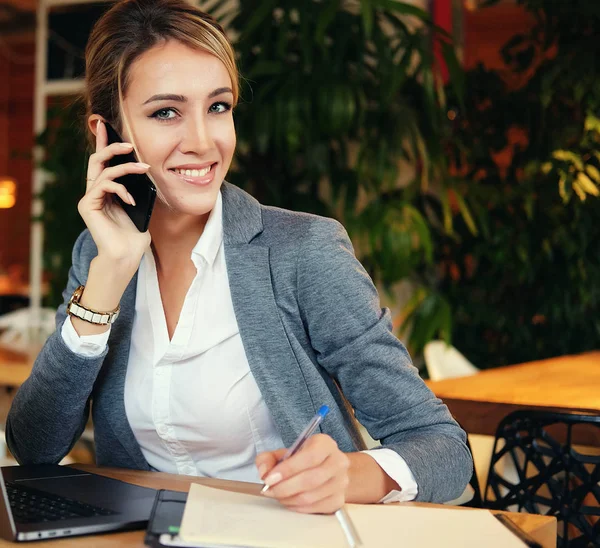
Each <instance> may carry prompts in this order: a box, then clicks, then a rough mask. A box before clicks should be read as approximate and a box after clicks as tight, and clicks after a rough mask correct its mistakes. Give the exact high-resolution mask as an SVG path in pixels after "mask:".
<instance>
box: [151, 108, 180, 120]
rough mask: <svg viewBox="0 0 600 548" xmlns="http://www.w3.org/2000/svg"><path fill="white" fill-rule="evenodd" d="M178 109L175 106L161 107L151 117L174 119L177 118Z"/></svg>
mask: <svg viewBox="0 0 600 548" xmlns="http://www.w3.org/2000/svg"><path fill="white" fill-rule="evenodd" d="M175 115H176V111H175V109H173V108H161V109H160V110H157V111H156V112H154V113H153V114H152V115H151V118H157V119H158V120H172V119H173V118H175Z"/></svg>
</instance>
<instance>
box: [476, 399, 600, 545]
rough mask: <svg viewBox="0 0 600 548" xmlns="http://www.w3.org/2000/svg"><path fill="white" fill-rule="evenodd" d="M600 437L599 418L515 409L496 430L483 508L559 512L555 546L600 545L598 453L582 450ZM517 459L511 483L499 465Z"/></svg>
mask: <svg viewBox="0 0 600 548" xmlns="http://www.w3.org/2000/svg"><path fill="white" fill-rule="evenodd" d="M598 439H600V416H598V415H594V414H572V413H560V412H551V411H540V410H524V411H515V412H514V413H511V414H509V415H508V416H507V417H505V418H504V419H503V420H502V422H501V423H500V425H499V426H498V429H497V431H496V440H495V442H494V451H493V454H492V459H491V464H490V472H489V475H488V480H487V485H486V489H485V494H484V503H483V505H484V507H486V508H490V509H495V510H511V511H518V512H521V511H525V512H530V513H535V514H544V515H550V516H555V517H556V518H557V520H558V539H557V546H558V547H559V548H563V547H569V548H571V547H573V548H575V547H579V546H599V545H600V484H599V481H600V451H596V454H593V451H589V452H586V451H583V450H582V448H581V447H580V446H577V447H575V446H574V443H573V440H575V441H576V442H577V443H582V442H581V441H579V440H583V444H585V445H587V444H589V445H591V444H594V443H595V444H596V445H597V441H598ZM503 458H509V459H511V460H512V461H513V462H514V465H515V468H516V470H517V473H518V476H519V480H518V482H517V483H514V482H511V481H508V480H507V478H505V477H503V476H502V474H501V470H502V468H501V467H500V466H498V463H499V462H500V461H501V459H503Z"/></svg>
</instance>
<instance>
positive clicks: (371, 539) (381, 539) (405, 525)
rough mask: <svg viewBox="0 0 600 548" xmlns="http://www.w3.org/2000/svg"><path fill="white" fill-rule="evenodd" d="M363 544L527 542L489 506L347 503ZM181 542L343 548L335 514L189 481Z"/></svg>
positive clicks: (500, 547)
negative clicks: (303, 511)
mask: <svg viewBox="0 0 600 548" xmlns="http://www.w3.org/2000/svg"><path fill="white" fill-rule="evenodd" d="M346 510H347V512H348V515H349V516H350V518H351V519H352V521H353V523H354V525H355V527H356V529H357V531H358V533H359V535H360V538H361V541H362V545H363V547H364V548H387V547H389V548H392V547H393V548H397V547H398V546H420V547H425V546H432V547H434V546H435V547H437V546H445V547H457V548H459V547H460V548H470V547H473V548H480V547H481V546H486V547H487V548H513V547H514V548H517V547H523V546H525V545H524V543H523V542H521V541H520V540H519V539H518V538H517V537H516V536H514V535H513V534H512V533H511V532H510V531H509V530H508V529H506V528H505V527H504V526H503V525H502V524H501V523H500V522H499V521H498V520H497V519H496V518H494V516H492V514H490V513H489V512H488V511H487V510H461V509H452V508H448V509H444V508H426V507H412V506H402V505H385V506H384V505H362V504H361V505H359V504H347V505H346ZM179 535H180V537H181V538H182V540H184V541H185V542H188V543H195V544H197V545H199V546H201V545H215V546H219V545H223V546H242V547H249V548H338V547H339V548H347V547H348V544H347V541H346V537H345V535H344V532H343V529H342V527H341V526H340V524H339V522H338V520H337V519H336V517H335V516H323V515H308V514H299V513H296V512H292V511H290V510H287V509H286V508H284V507H283V506H281V505H280V504H279V503H278V502H276V501H274V500H272V499H269V498H266V497H262V496H254V495H245V494H241V493H233V492H230V491H223V490H220V489H215V488H212V487H206V486H204V485H199V484H192V485H191V487H190V493H189V495H188V499H187V503H186V506H185V511H184V514H183V520H182V522H181V529H180V532H179Z"/></svg>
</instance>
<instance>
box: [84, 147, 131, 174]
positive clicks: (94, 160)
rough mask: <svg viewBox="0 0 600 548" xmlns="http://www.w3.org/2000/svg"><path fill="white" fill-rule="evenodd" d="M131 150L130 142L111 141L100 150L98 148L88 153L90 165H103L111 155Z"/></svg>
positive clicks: (126, 152) (95, 166)
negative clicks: (90, 153)
mask: <svg viewBox="0 0 600 548" xmlns="http://www.w3.org/2000/svg"><path fill="white" fill-rule="evenodd" d="M132 150H133V145H132V144H131V143H111V144H110V145H108V146H106V147H104V148H103V149H102V150H98V151H96V152H94V153H93V154H92V155H90V166H92V167H94V168H97V167H104V164H105V163H106V162H107V161H108V160H110V159H111V158H112V157H113V156H117V155H118V154H128V153H130V152H131V151H132Z"/></svg>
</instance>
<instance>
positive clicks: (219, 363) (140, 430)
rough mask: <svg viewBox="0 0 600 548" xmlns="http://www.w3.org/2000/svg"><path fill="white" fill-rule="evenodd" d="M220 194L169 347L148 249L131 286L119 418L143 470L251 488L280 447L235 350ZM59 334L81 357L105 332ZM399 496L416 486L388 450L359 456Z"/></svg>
mask: <svg viewBox="0 0 600 548" xmlns="http://www.w3.org/2000/svg"><path fill="white" fill-rule="evenodd" d="M222 208H223V205H222V200H221V195H220V194H219V196H218V199H217V202H216V204H215V207H214V208H213V211H212V212H211V214H210V217H209V219H208V221H207V223H206V227H205V228H204V232H203V233H202V236H201V237H200V238H199V240H198V243H197V244H196V246H195V247H194V249H193V250H192V255H191V259H192V261H193V263H194V265H195V266H196V269H197V274H196V276H195V278H194V280H193V281H192V284H191V286H190V288H189V290H188V292H187V295H186V297H185V301H184V304H183V308H182V310H181V314H180V317H179V321H178V323H177V327H176V328H175V332H174V333H173V337H172V339H171V340H169V336H168V331H167V325H166V320H165V314H164V310H163V307H162V300H161V296H160V288H159V285H158V277H157V273H156V265H155V262H154V257H153V254H152V251H151V250H150V249H148V251H147V252H146V253H145V254H144V257H143V258H142V261H141V263H140V268H139V271H138V278H137V294H136V303H135V315H134V320H133V331H132V336H131V346H130V353H129V361H128V364H127V375H126V379H125V411H126V413H127V419H128V421H129V423H130V425H131V428H132V430H133V433H134V435H135V438H136V440H137V441H138V443H139V444H140V447H141V450H142V453H143V455H144V457H145V458H146V460H147V461H148V464H149V465H150V466H151V467H153V468H154V469H156V470H160V471H162V472H171V473H178V474H185V475H197V476H207V477H218V478H224V479H234V480H240V481H251V482H258V481H260V478H259V476H258V472H257V470H256V466H255V465H254V459H255V458H256V455H257V454H258V453H260V452H262V451H270V450H274V449H278V448H280V447H283V442H282V440H281V437H280V436H279V434H278V432H277V429H276V427H275V424H274V422H273V419H272V417H271V414H270V412H269V409H268V407H267V405H266V404H265V402H264V400H263V398H262V395H261V393H260V390H259V388H258V386H257V384H256V381H255V379H254V376H253V375H252V372H251V371H250V367H249V364H248V360H247V357H246V354H245V351H244V347H243V345H242V340H241V337H240V334H239V329H238V325H237V321H236V318H235V314H234V311H233V304H232V301H231V293H230V289H229V279H228V276H227V268H226V263H225V253H224V250H223V226H222ZM62 336H63V339H64V340H65V343H66V344H67V346H69V348H70V349H71V350H72V351H73V352H76V353H80V354H85V355H88V356H91V355H98V354H100V353H102V352H103V350H104V348H105V347H106V344H107V342H108V336H109V331H107V332H105V333H102V334H100V335H89V336H83V337H79V336H78V335H77V332H76V331H75V329H74V328H73V325H72V324H71V321H70V317H68V318H67V320H66V321H65V323H64V324H63V328H62ZM365 453H367V454H369V455H370V456H371V457H373V458H374V459H375V460H376V461H377V463H378V464H379V465H380V466H381V467H382V468H383V470H384V471H385V472H386V473H387V474H388V475H389V476H390V477H392V478H393V479H394V480H395V481H396V482H397V483H398V484H399V485H400V486H401V487H402V491H392V492H391V493H389V494H388V495H387V496H386V497H384V499H382V500H383V501H384V502H394V501H406V500H412V499H414V498H415V497H416V495H417V485H416V481H415V479H414V476H413V474H412V473H411V471H410V469H409V468H408V465H407V464H406V462H405V461H404V459H403V458H402V457H400V455H398V454H397V453H396V452H394V451H392V450H391V449H377V450H373V451H365Z"/></svg>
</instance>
